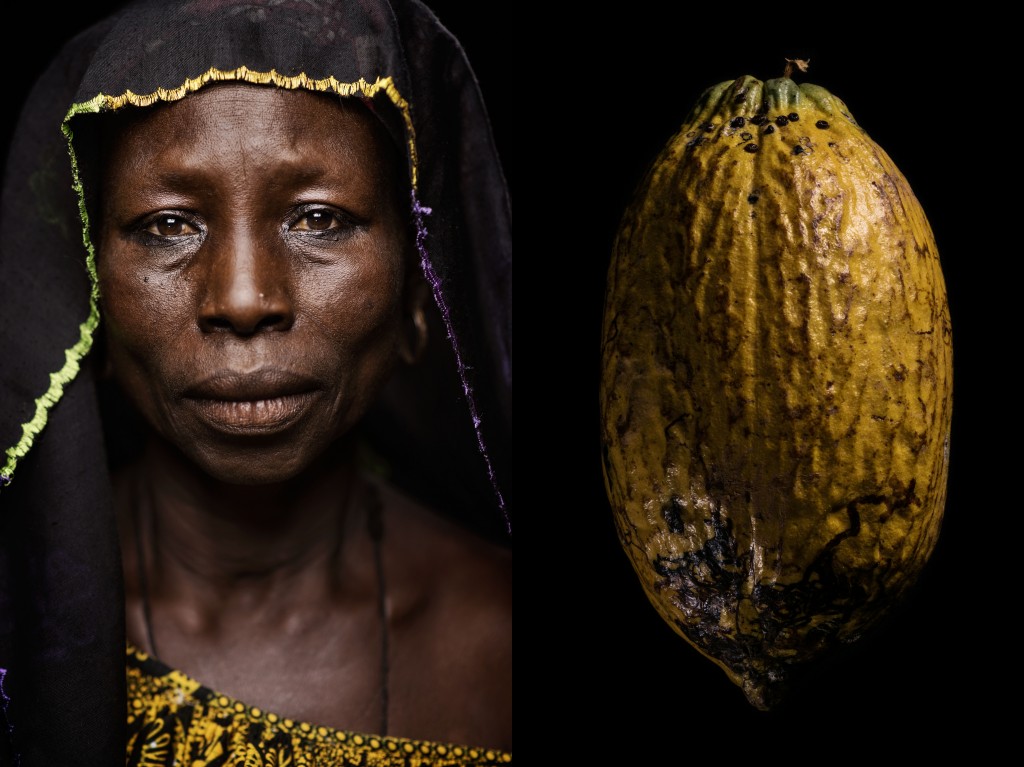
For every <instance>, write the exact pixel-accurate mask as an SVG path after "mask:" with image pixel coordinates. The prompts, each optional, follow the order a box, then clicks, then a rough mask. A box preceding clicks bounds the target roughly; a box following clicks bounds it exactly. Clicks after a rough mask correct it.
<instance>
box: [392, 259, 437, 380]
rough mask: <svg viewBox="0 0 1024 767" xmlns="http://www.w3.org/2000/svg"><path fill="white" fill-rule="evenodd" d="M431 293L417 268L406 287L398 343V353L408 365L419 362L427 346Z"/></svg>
mask: <svg viewBox="0 0 1024 767" xmlns="http://www.w3.org/2000/svg"><path fill="white" fill-rule="evenodd" d="M429 295H430V291H429V289H428V287H427V282H426V280H424V279H423V276H422V275H420V274H419V272H418V270H417V272H416V276H415V277H412V278H410V280H409V282H408V284H407V285H406V288H405V309H404V311H403V314H402V333H401V338H400V340H399V343H398V354H399V356H400V357H401V358H402V361H403V362H405V363H406V364H407V365H415V364H416V363H417V362H419V361H420V359H421V358H422V357H423V352H424V351H425V350H426V348H427V338H428V336H427V315H426V303H427V301H428V300H429Z"/></svg>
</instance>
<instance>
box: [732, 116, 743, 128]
mask: <svg viewBox="0 0 1024 767" xmlns="http://www.w3.org/2000/svg"><path fill="white" fill-rule="evenodd" d="M744 123H746V120H744V119H743V118H742V117H734V118H732V122H730V123H729V127H730V128H742V127H743V124H744Z"/></svg>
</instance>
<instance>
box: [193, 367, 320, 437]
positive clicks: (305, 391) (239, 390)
mask: <svg viewBox="0 0 1024 767" xmlns="http://www.w3.org/2000/svg"><path fill="white" fill-rule="evenodd" d="M319 388H320V387H319V386H318V385H317V383H316V381H315V380H313V379H311V378H308V377H306V376H301V375H296V374H295V373H292V372H290V371H282V370H277V369H263V370H257V371H253V372H247V373H238V372H234V371H225V372H220V373H217V374H215V375H213V376H211V377H209V378H206V379H204V380H203V381H201V382H199V383H198V384H195V385H194V386H191V387H189V388H188V389H187V390H186V391H185V394H184V399H185V401H186V402H187V403H188V404H189V405H191V406H192V407H193V408H194V409H195V411H196V412H197V413H198V414H199V416H200V418H202V420H203V421H205V422H206V423H208V424H209V425H210V426H212V427H214V428H215V429H218V430H221V431H228V432H232V433H236V434H237V433H246V434H253V433H255V434H270V433H273V432H277V431H283V430H284V429H287V428H288V427H289V426H291V425H292V424H293V423H295V422H296V421H298V420H299V419H300V418H301V417H302V416H303V415H304V414H305V413H306V412H307V411H308V409H309V407H310V405H311V404H312V403H313V401H314V400H315V399H316V397H317V395H318V394H319Z"/></svg>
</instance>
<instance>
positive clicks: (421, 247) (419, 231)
mask: <svg viewBox="0 0 1024 767" xmlns="http://www.w3.org/2000/svg"><path fill="white" fill-rule="evenodd" d="M431 213H433V209H432V208H427V207H425V206H423V205H420V201H419V200H418V199H416V192H415V191H414V192H413V193H412V214H413V219H414V220H415V222H416V249H417V250H418V251H419V254H420V265H421V266H422V268H423V274H424V276H426V278H427V281H428V282H429V283H430V289H431V290H432V291H433V293H434V302H435V303H436V304H437V308H438V309H440V310H441V317H442V319H443V320H444V327H445V330H446V331H447V333H448V340H449V341H451V344H452V350H453V351H454V352H455V365H456V367H457V368H458V370H459V380H460V381H462V391H463V392H465V394H466V401H467V402H468V404H469V414H470V416H471V417H472V418H473V431H474V432H476V444H477V448H478V449H479V450H480V455H482V456H483V459H484V463H485V464H487V476H488V477H489V478H490V480H491V487H493V488H494V494H495V495H496V496H497V497H498V508H500V509H501V515H502V516H503V517H504V519H505V527H506V529H507V530H508V534H509V535H512V520H510V519H509V516H508V510H507V509H506V508H505V499H504V498H503V497H502V495H501V490H500V489H498V480H497V478H496V477H495V476H494V466H492V465H491V457H490V456H489V455H488V453H487V447H486V446H485V445H484V437H483V434H482V433H481V432H480V416H479V414H478V413H477V409H476V400H475V399H474V398H473V391H472V388H471V387H470V385H469V379H468V377H467V376H466V364H465V362H463V360H462V352H461V351H460V349H459V342H458V339H457V338H456V337H455V328H453V327H452V319H451V311H450V310H449V308H448V303H447V301H445V300H444V293H443V292H442V291H441V280H440V278H439V277H438V276H437V273H436V272H435V271H434V267H433V265H431V263H430V259H429V258H428V256H427V245H426V239H427V225H426V224H425V223H424V220H423V219H424V217H425V216H429V215H430V214H431Z"/></svg>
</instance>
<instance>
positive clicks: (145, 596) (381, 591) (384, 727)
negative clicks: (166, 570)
mask: <svg viewBox="0 0 1024 767" xmlns="http://www.w3.org/2000/svg"><path fill="white" fill-rule="evenodd" d="M354 481H355V480H353V482H354ZM362 484H363V485H364V487H366V488H367V491H366V495H367V498H366V526H367V532H369V534H370V540H371V541H372V543H373V566H374V571H375V572H376V575H377V620H378V622H379V631H380V733H379V734H380V735H387V734H388V708H389V700H388V689H389V677H390V665H389V661H388V658H389V655H390V632H389V631H388V612H387V582H386V581H385V579H384V557H383V555H382V553H381V549H382V548H383V541H384V522H383V518H382V517H383V515H382V513H381V501H380V491H379V490H378V489H377V486H376V485H375V484H374V483H372V482H364V483H362ZM349 493H350V494H351V493H352V491H351V490H349ZM141 499H142V488H141V487H139V486H138V484H136V499H135V503H134V504H133V506H134V511H135V515H134V516H135V518H134V520H133V526H134V528H135V557H136V561H137V563H138V564H137V567H136V569H137V570H138V573H137V575H138V580H139V591H140V594H141V597H142V619H143V622H144V623H145V628H146V642H147V643H148V644H149V655H150V656H151V657H153V658H159V657H160V655H159V653H158V652H157V649H156V638H155V636H154V632H153V612H152V609H151V607H150V603H149V582H148V580H147V578H146V571H147V567H146V560H145V549H144V547H143V545H142V530H141V528H142V525H141V517H142V512H141V509H140V507H141V506H142V504H141ZM346 505H348V502H347V501H346ZM147 508H149V506H148V504H147ZM146 516H147V518H148V521H149V522H150V533H151V534H152V533H153V532H154V531H153V529H152V527H153V523H154V522H155V520H154V519H153V516H154V515H153V514H152V513H149V514H147V515H146ZM151 537H152V536H151Z"/></svg>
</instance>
